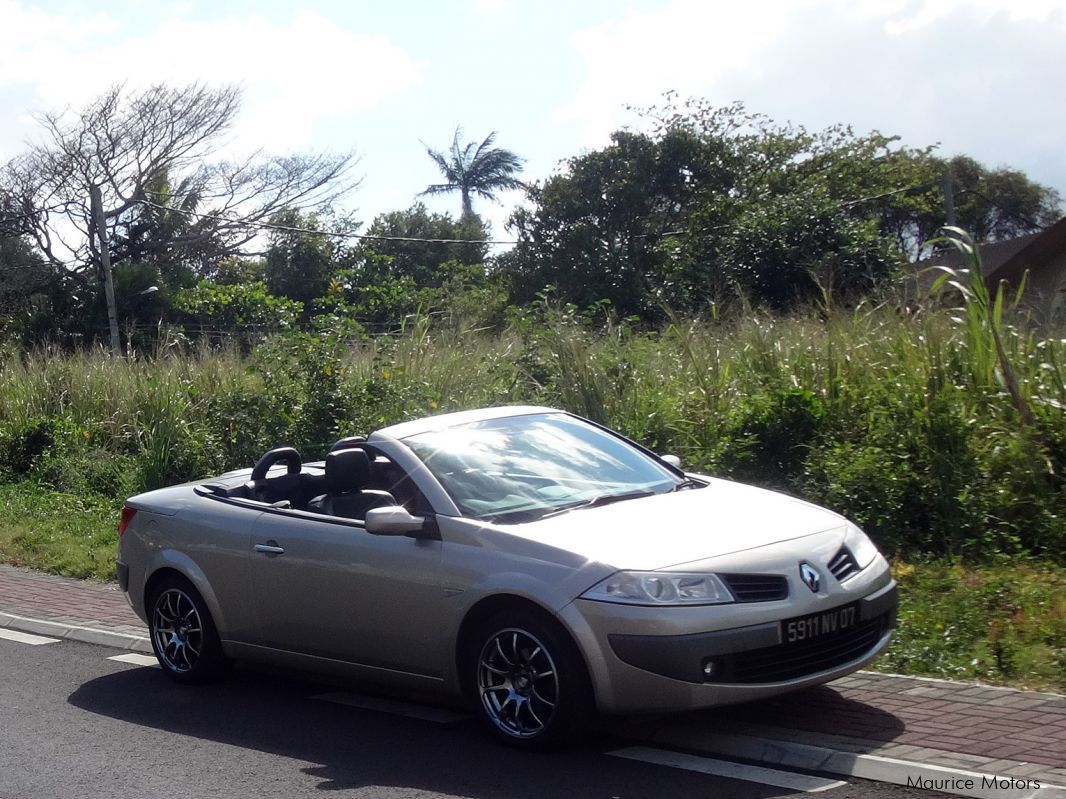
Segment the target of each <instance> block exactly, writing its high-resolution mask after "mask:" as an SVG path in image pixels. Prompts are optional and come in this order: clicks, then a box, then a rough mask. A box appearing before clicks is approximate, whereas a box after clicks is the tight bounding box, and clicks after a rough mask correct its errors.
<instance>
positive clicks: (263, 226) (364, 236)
mask: <svg viewBox="0 0 1066 799" xmlns="http://www.w3.org/2000/svg"><path fill="white" fill-rule="evenodd" d="M134 202H138V203H140V204H141V205H147V206H149V207H151V208H158V209H159V210H161V211H169V212H171V213H175V214H181V215H183V216H192V217H197V218H198V219H213V220H215V221H216V222H225V223H227V224H229V225H236V226H237V227H244V228H252V229H255V230H277V231H281V232H284V233H309V234H311V235H314V236H331V237H333V238H340V239H360V240H363V241H402V242H418V243H422V244H518V241H512V240H508V241H504V240H493V239H422V238H417V237H415V236H378V235H374V234H371V233H347V232H342V231H329V230H313V229H311V228H302V227H293V226H291V225H276V224H273V223H271V222H244V221H241V220H239V219H230V218H229V217H225V216H221V215H220V214H203V213H200V212H199V211H186V210H183V209H181V208H170V207H168V206H165V205H160V204H159V203H154V202H151V201H150V200H140V199H139V200H135V201H134Z"/></svg>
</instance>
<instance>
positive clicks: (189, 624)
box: [149, 577, 225, 684]
mask: <svg viewBox="0 0 1066 799" xmlns="http://www.w3.org/2000/svg"><path fill="white" fill-rule="evenodd" d="M149 608H150V611H149V614H150V615H149V631H150V634H151V637H152V651H154V652H155V656H156V659H158V660H159V665H160V666H162V667H163V671H164V672H165V673H166V675H167V676H168V677H170V678H171V679H173V680H176V681H177V682H181V683H189V684H198V683H205V682H210V681H211V680H214V679H216V678H218V677H219V676H220V675H221V674H222V671H223V666H224V664H225V658H224V657H223V655H222V644H221V643H220V641H219V639H218V632H217V631H216V630H215V625H214V622H213V621H212V619H211V614H210V613H209V612H208V611H207V606H206V605H205V604H204V600H203V598H202V597H201V596H200V594H199V593H198V592H197V590H196V589H195V588H193V586H192V584H191V583H189V582H188V581H187V580H185V579H184V578H181V577H167V578H166V579H164V580H163V581H162V582H161V583H160V584H159V585H158V586H157V587H156V588H155V590H154V591H153V592H152V598H151V601H150V603H149Z"/></svg>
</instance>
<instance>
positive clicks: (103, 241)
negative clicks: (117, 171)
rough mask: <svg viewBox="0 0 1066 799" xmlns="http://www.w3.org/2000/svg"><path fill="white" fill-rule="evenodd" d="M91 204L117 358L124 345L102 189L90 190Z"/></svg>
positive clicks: (114, 352) (97, 187)
mask: <svg viewBox="0 0 1066 799" xmlns="http://www.w3.org/2000/svg"><path fill="white" fill-rule="evenodd" d="M89 203H90V205H92V212H93V226H94V227H95V228H96V238H97V240H98V241H99V244H100V265H101V267H102V268H103V270H104V297H105V298H106V299H107V322H108V325H109V327H110V328H111V355H112V357H115V358H117V357H118V356H119V355H121V354H122V343H121V342H120V341H119V337H118V310H117V309H116V308H115V284H114V283H113V282H112V280H111V254H110V253H109V252H108V249H107V228H106V227H105V226H104V200H103V197H102V196H101V194H100V187H99V186H93V187H92V188H91V189H90V190H89Z"/></svg>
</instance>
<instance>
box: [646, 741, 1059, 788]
mask: <svg viewBox="0 0 1066 799" xmlns="http://www.w3.org/2000/svg"><path fill="white" fill-rule="evenodd" d="M651 742H653V743H655V744H659V745H665V746H674V747H679V748H682V749H690V750H694V751H698V752H701V753H703V754H708V755H718V756H720V757H737V758H742V759H745V760H752V761H755V762H758V763H760V764H765V765H770V766H789V767H792V768H800V769H806V770H808V771H821V772H826V773H829V774H837V775H841V776H845V777H858V778H860V779H865V780H873V781H875V782H888V783H892V784H893V785H904V786H910V787H912V788H913V787H918V788H922V789H926V790H940V791H944V792H946V793H953V794H956V795H959V796H969V797H974V799H1066V787H1063V786H1059V785H1050V784H1047V783H1046V782H1040V783H1039V785H1040V787H1034V784H1033V783H1034V781H1033V780H1026V779H1025V778H1020V777H1005V776H1000V775H994V774H986V773H982V772H977V771H967V770H964V769H954V768H949V767H947V766H937V765H933V764H929V763H920V762H915V761H910V760H899V759H897V758H891V757H882V756H880V755H867V754H860V753H856V752H841V751H839V750H836V749H829V748H826V747H822V746H812V745H810V744H800V743H794V742H791V741H781V740H777V739H772V738H760V737H757V736H753V735H738V734H736V733H715V732H695V731H693V730H670V729H666V730H660V731H659V732H657V733H655V734H654V735H653V736H652V737H651ZM940 786H943V787H940Z"/></svg>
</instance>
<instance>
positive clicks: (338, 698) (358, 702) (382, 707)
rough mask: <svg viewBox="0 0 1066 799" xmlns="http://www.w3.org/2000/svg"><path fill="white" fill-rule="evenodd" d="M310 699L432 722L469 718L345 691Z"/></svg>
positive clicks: (463, 714) (443, 710)
mask: <svg viewBox="0 0 1066 799" xmlns="http://www.w3.org/2000/svg"><path fill="white" fill-rule="evenodd" d="M311 698H312V699H319V700H321V701H323V702H332V703H333V704H335V705H347V706H348V707H357V708H360V709H362V710H376V711H378V712H380V713H392V714H393V715H395V716H406V717H408V718H412V719H421V720H422V721H430V722H433V723H434V724H451V723H453V722H456V721H465V720H466V719H468V718H470V716H469V715H468V714H466V713H457V712H455V711H454V710H448V709H447V708H441V707H431V706H429V705H416V704H413V703H410V702H401V701H399V700H396V699H385V698H384V697H379V696H364V695H363V694H353V693H348V692H347V691H332V692H330V693H328V694H318V695H316V696H312V697H311Z"/></svg>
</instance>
